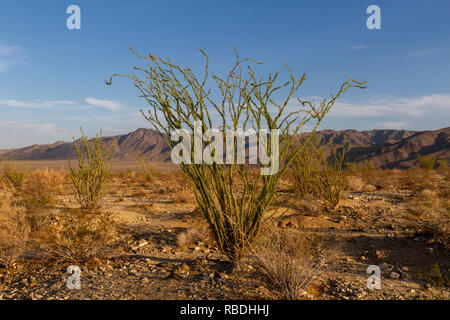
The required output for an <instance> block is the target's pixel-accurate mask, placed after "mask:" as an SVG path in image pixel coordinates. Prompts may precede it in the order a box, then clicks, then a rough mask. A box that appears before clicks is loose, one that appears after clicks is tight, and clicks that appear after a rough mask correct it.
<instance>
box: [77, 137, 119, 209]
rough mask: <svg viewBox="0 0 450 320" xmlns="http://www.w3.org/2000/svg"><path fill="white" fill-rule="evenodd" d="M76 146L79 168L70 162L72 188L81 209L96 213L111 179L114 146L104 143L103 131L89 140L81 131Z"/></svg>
mask: <svg viewBox="0 0 450 320" xmlns="http://www.w3.org/2000/svg"><path fill="white" fill-rule="evenodd" d="M75 146H76V153H77V158H78V166H76V167H74V166H72V164H71V162H70V161H69V169H70V179H71V181H72V188H73V191H74V192H75V195H76V198H77V200H78V202H79V204H80V206H81V208H82V209H85V210H91V211H95V210H97V209H98V204H99V201H100V199H101V197H102V196H103V192H104V189H105V186H106V183H107V180H108V178H109V174H110V171H111V163H112V157H113V150H114V145H112V144H111V145H110V146H109V147H108V146H107V145H106V144H105V143H104V142H103V138H102V132H101V131H100V134H97V136H96V137H95V138H94V139H91V140H88V138H87V137H86V136H85V134H84V132H83V130H81V139H80V140H79V141H78V142H75Z"/></svg>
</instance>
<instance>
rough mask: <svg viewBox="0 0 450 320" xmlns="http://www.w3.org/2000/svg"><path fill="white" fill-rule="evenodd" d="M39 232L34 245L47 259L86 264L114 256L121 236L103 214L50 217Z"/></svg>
mask: <svg viewBox="0 0 450 320" xmlns="http://www.w3.org/2000/svg"><path fill="white" fill-rule="evenodd" d="M49 219H50V221H48V222H47V223H46V225H45V226H44V227H43V228H42V229H41V232H40V234H39V237H38V243H39V245H40V247H41V249H43V250H44V251H45V252H46V253H47V254H48V255H49V256H50V257H53V258H56V259H59V260H65V261H72V262H77V263H87V262H89V261H91V260H92V259H94V258H97V259H102V258H105V257H109V256H111V255H113V254H114V253H115V252H117V250H118V247H119V245H120V244H121V240H122V239H123V237H124V236H125V233H123V232H120V229H119V227H118V225H117V224H116V223H115V222H114V221H113V220H112V219H111V218H109V217H108V216H106V215H104V214H92V213H86V212H85V211H79V212H77V211H74V212H70V213H68V214H64V215H60V216H53V217H51V218H49Z"/></svg>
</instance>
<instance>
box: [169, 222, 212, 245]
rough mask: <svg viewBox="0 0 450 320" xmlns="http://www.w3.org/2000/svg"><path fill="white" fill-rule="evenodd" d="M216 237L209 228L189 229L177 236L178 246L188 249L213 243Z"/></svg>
mask: <svg viewBox="0 0 450 320" xmlns="http://www.w3.org/2000/svg"><path fill="white" fill-rule="evenodd" d="M213 241H214V235H213V234H212V232H211V230H210V229H209V228H208V227H206V226H205V227H200V228H189V229H187V230H186V231H183V232H181V233H180V234H178V236H177V245H178V246H179V247H187V246H191V245H196V244H198V243H201V242H202V243H212V242H213Z"/></svg>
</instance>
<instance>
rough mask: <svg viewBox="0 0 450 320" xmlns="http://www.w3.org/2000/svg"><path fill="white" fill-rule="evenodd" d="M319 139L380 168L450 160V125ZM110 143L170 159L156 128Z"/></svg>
mask: <svg viewBox="0 0 450 320" xmlns="http://www.w3.org/2000/svg"><path fill="white" fill-rule="evenodd" d="M317 138H318V140H319V141H320V142H321V143H322V144H325V143H328V142H332V143H333V144H334V145H335V146H336V147H338V148H339V147H342V146H344V145H347V155H348V159H349V160H350V161H354V162H363V161H371V162H372V163H373V164H374V165H375V166H376V167H381V168H400V169H403V168H409V167H414V166H417V156H418V155H433V156H436V157H437V158H439V159H445V160H447V161H449V160H450V127H447V128H443V129H440V130H428V131H409V130H391V129H386V130H364V131H357V130H340V131H334V130H321V131H318V132H317ZM104 141H105V142H106V143H107V144H110V143H115V144H116V150H115V158H119V159H132V158H136V157H137V156H140V155H143V156H146V157H147V158H148V159H149V160H151V161H156V162H166V161H170V153H169V151H170V149H169V147H167V145H166V144H165V142H164V141H163V139H162V137H161V136H160V135H159V134H158V132H157V131H155V130H153V129H143V128H141V129H137V130H135V131H133V132H130V133H128V134H123V135H117V136H111V137H104ZM75 155H76V153H75V147H74V142H63V141H58V142H55V143H53V144H45V145H44V144H42V145H38V144H35V145H32V146H29V147H25V148H18V149H7V150H0V158H1V159H3V160H65V159H73V158H75Z"/></svg>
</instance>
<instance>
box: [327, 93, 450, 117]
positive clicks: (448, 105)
mask: <svg viewBox="0 0 450 320" xmlns="http://www.w3.org/2000/svg"><path fill="white" fill-rule="evenodd" d="M442 111H447V112H448V111H450V94H432V95H426V96H421V97H417V98H396V99H381V100H374V101H370V102H368V103H349V102H339V101H338V102H336V104H335V106H334V107H333V109H332V110H331V111H330V113H329V116H330V117H332V116H334V117H344V116H345V117H389V116H399V115H401V116H405V117H420V116H421V115H423V114H425V113H429V112H442Z"/></svg>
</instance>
